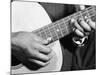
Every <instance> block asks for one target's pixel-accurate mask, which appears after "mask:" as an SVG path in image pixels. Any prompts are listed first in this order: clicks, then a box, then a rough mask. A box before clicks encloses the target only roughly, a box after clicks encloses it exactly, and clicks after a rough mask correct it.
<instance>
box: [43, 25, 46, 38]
mask: <svg viewBox="0 0 100 75" xmlns="http://www.w3.org/2000/svg"><path fill="white" fill-rule="evenodd" d="M45 27H46V26H45ZM45 27H44V28H43V32H44V33H45V35H46V38H47V34H46V31H45Z"/></svg>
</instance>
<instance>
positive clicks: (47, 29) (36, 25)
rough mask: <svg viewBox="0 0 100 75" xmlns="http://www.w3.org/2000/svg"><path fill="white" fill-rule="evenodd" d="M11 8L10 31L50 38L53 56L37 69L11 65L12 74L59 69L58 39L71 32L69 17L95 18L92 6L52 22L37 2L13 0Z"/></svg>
mask: <svg viewBox="0 0 100 75" xmlns="http://www.w3.org/2000/svg"><path fill="white" fill-rule="evenodd" d="M11 8H12V11H11V12H12V14H11V16H12V17H11V18H12V22H11V24H12V32H18V31H28V32H34V33H36V34H37V35H38V36H40V37H42V38H44V39H47V40H52V41H51V42H50V44H49V45H47V46H49V47H50V48H52V50H53V58H52V59H51V60H50V64H48V65H47V66H45V67H42V68H39V69H38V70H30V69H29V68H28V67H26V66H25V65H23V64H22V63H19V64H18V65H15V66H11V73H12V74H25V73H39V72H52V71H60V70H61V67H62V63H63V54H62V50H61V46H60V42H59V39H60V38H62V37H64V36H66V35H68V34H70V33H72V32H73V27H74V26H72V25H70V24H69V22H70V20H71V18H74V19H76V20H77V19H78V18H80V17H84V16H88V17H89V18H92V19H95V12H96V11H95V7H94V6H93V7H88V8H86V9H84V10H83V11H79V12H76V13H74V14H72V15H70V16H67V17H64V18H62V19H60V20H58V21H56V22H54V23H52V21H51V19H50V17H49V16H48V14H47V12H46V11H45V10H44V8H43V7H42V6H41V5H39V4H38V3H37V2H24V1H13V2H12V3H11Z"/></svg>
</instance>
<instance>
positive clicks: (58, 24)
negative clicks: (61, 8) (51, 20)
mask: <svg viewBox="0 0 100 75" xmlns="http://www.w3.org/2000/svg"><path fill="white" fill-rule="evenodd" d="M58 27H59V29H60V31H61V28H60V25H59V24H58ZM61 34H62V36H64V35H63V33H62V31H61Z"/></svg>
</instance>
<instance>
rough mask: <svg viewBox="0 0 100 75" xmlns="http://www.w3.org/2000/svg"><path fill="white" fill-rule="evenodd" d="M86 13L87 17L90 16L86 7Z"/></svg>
mask: <svg viewBox="0 0 100 75" xmlns="http://www.w3.org/2000/svg"><path fill="white" fill-rule="evenodd" d="M86 13H87V15H88V18H90V15H89V13H88V10H87V9H86Z"/></svg>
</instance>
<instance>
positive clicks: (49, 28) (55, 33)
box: [49, 25, 59, 39]
mask: <svg viewBox="0 0 100 75" xmlns="http://www.w3.org/2000/svg"><path fill="white" fill-rule="evenodd" d="M55 27H56V25H54V26H53V27H51V28H49V29H52V28H53V29H54V32H55V34H56V36H57V39H59V36H58V34H57V32H56V30H55ZM51 35H53V34H52V33H51Z"/></svg>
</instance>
